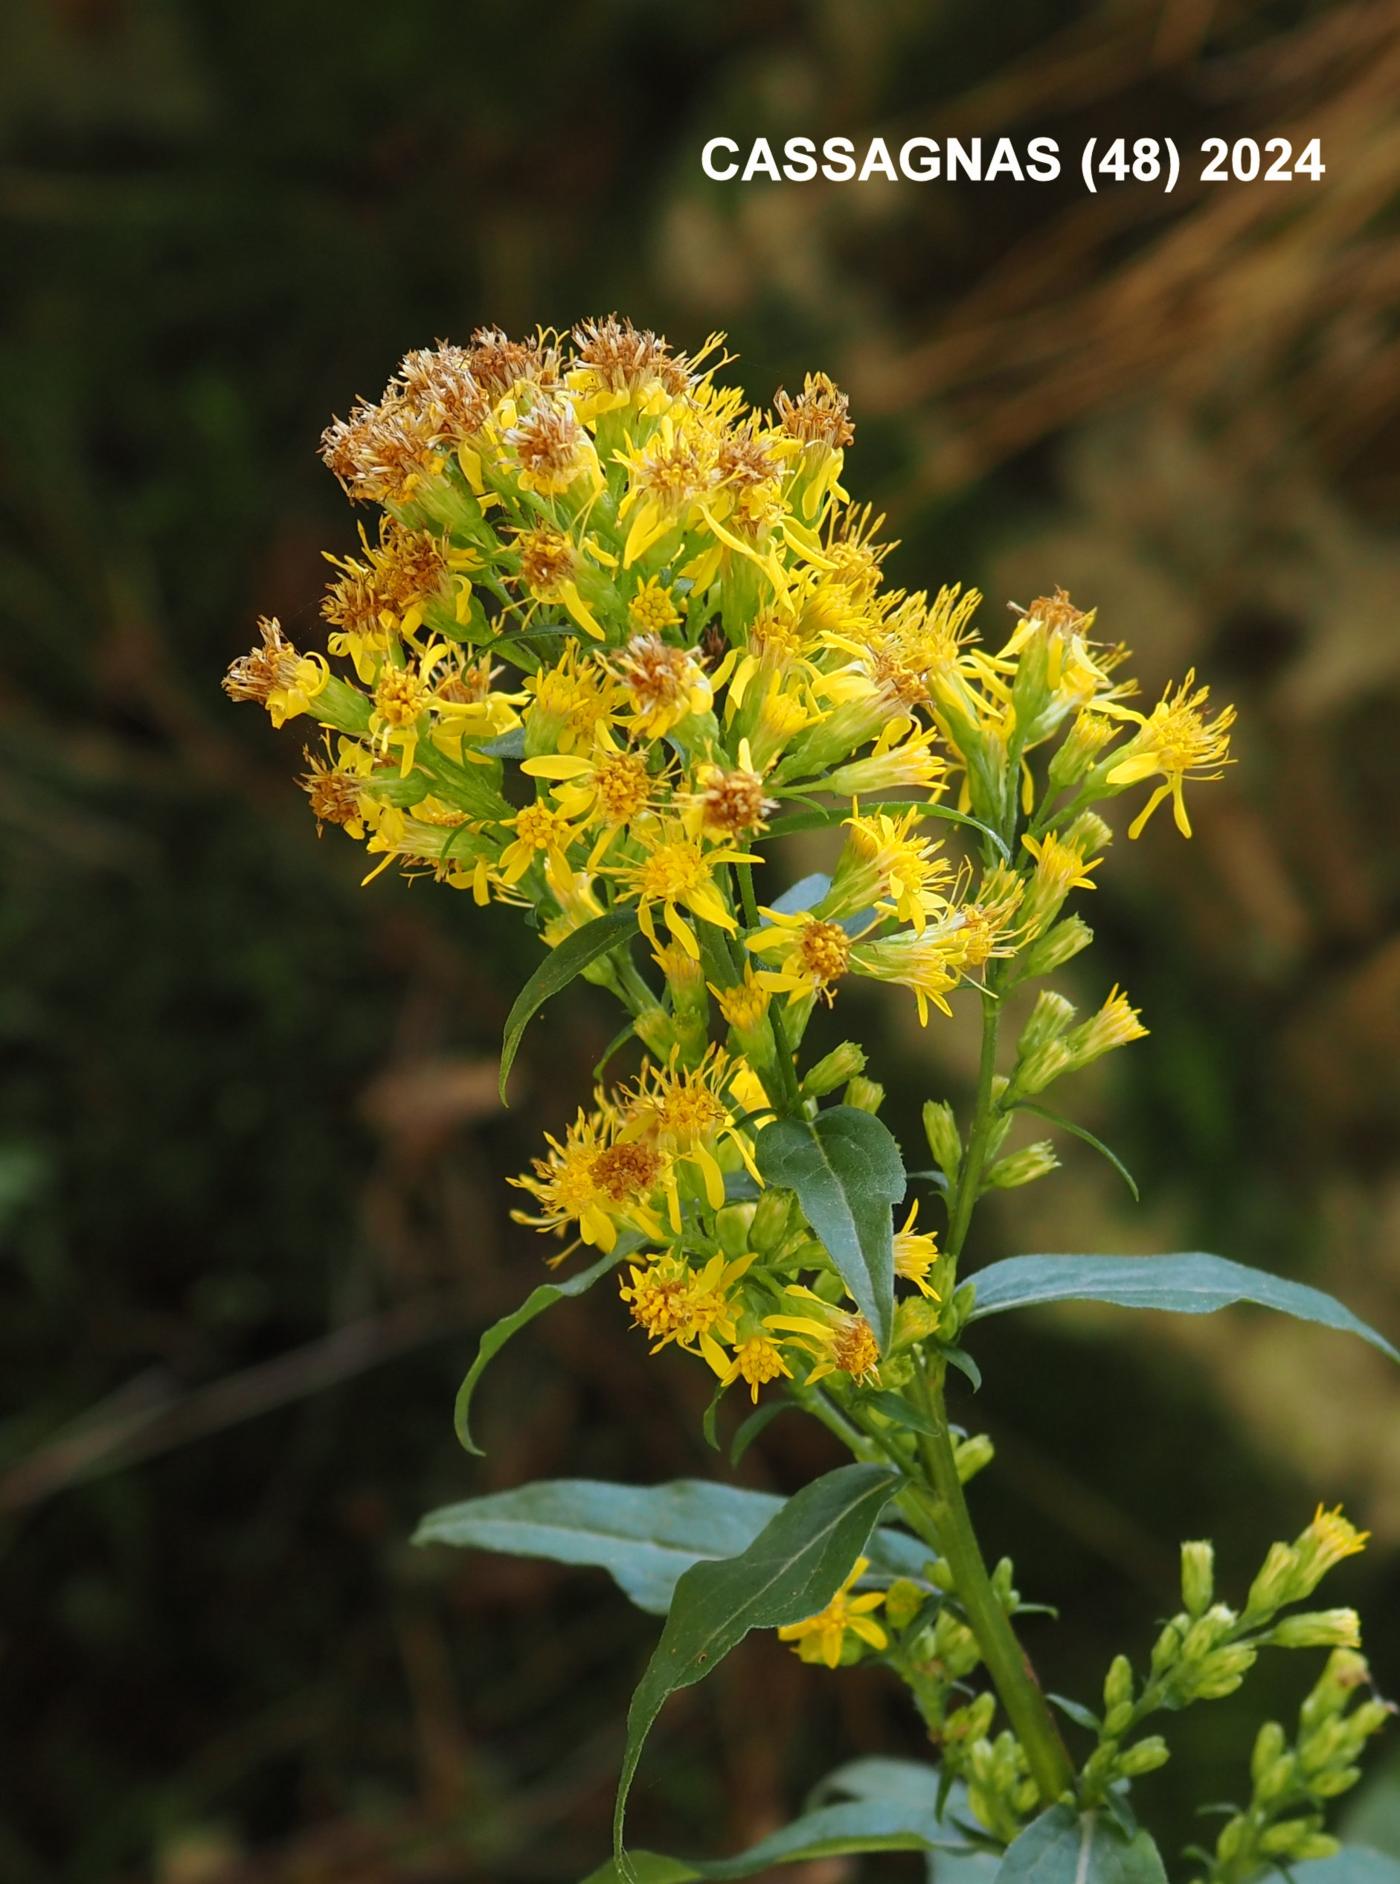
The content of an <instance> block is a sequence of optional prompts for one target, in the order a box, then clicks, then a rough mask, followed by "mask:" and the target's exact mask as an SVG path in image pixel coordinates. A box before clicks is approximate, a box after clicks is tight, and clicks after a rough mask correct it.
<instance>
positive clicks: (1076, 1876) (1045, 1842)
mask: <svg viewBox="0 0 1400 1884" xmlns="http://www.w3.org/2000/svg"><path fill="white" fill-rule="evenodd" d="M996 1884H1167V1874H1166V1872H1165V1871H1164V1870H1163V1868H1162V1858H1161V1854H1160V1852H1159V1851H1158V1850H1157V1847H1156V1845H1154V1844H1153V1842H1152V1840H1151V1839H1150V1838H1149V1837H1148V1836H1147V1833H1146V1832H1139V1833H1138V1835H1137V1836H1136V1838H1126V1837H1125V1836H1124V1835H1123V1833H1122V1832H1121V1831H1120V1830H1119V1828H1118V1827H1117V1826H1116V1825H1115V1824H1114V1822H1113V1820H1112V1819H1111V1818H1106V1817H1105V1816H1104V1814H1103V1813H1102V1812H1086V1813H1085V1814H1084V1816H1083V1817H1082V1818H1081V1817H1080V1816H1079V1814H1078V1813H1077V1812H1075V1810H1074V1808H1073V1807H1072V1806H1067V1805H1056V1806H1051V1807H1050V1810H1049V1811H1048V1812H1042V1813H1041V1815H1040V1817H1039V1818H1038V1819H1035V1820H1034V1821H1033V1822H1032V1823H1031V1824H1030V1825H1028V1826H1027V1827H1026V1829H1025V1831H1023V1832H1022V1833H1021V1836H1020V1837H1019V1838H1018V1839H1016V1840H1015V1842H1014V1843H1013V1844H1012V1845H1011V1846H1009V1847H1008V1849H1007V1853H1006V1856H1005V1857H1004V1858H1003V1859H1002V1861H1001V1867H1000V1869H999V1870H998V1871H997V1874H996Z"/></svg>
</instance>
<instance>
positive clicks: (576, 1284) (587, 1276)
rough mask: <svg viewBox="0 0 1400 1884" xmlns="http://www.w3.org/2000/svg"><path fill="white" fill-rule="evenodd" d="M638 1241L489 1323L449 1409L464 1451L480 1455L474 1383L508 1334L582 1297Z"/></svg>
mask: <svg viewBox="0 0 1400 1884" xmlns="http://www.w3.org/2000/svg"><path fill="white" fill-rule="evenodd" d="M640 1241H641V1238H640V1237H636V1236H622V1237H619V1238H618V1240H617V1242H616V1243H615V1244H614V1245H613V1247H612V1249H611V1250H609V1252H608V1254H607V1255H606V1256H600V1257H599V1258H598V1260H597V1261H596V1262H595V1263H593V1264H592V1265H591V1266H590V1267H589V1268H587V1269H580V1270H579V1272H578V1274H577V1275H576V1276H569V1277H567V1278H566V1280H564V1281H563V1282H542V1283H541V1284H540V1286H539V1287H538V1288H537V1289H531V1291H530V1293H529V1294H528V1295H527V1296H526V1297H525V1300H524V1301H523V1302H522V1303H521V1304H520V1306H519V1308H517V1309H515V1310H513V1311H512V1312H511V1313H510V1314H509V1315H502V1317H501V1319H500V1320H499V1321H496V1322H492V1324H491V1326H490V1327H489V1328H488V1329H487V1330H486V1332H485V1334H484V1335H483V1336H482V1337H481V1340H480V1343H479V1344H478V1346H477V1350H476V1359H475V1360H474V1361H473V1362H472V1364H471V1366H470V1367H469V1368H468V1369H467V1377H466V1379H465V1380H464V1381H463V1382H462V1384H461V1386H460V1387H459V1388H458V1389H457V1402H456V1405H455V1406H454V1407H453V1410H452V1423H453V1425H454V1426H455V1427H456V1430H457V1437H458V1439H459V1440H460V1441H461V1443H462V1445H463V1446H465V1447H466V1449H467V1451H468V1452H474V1453H475V1454H476V1456H477V1457H478V1458H480V1457H481V1456H482V1453H481V1447H480V1446H478V1445H477V1443H476V1441H475V1440H474V1439H473V1438H472V1435H471V1427H470V1426H469V1424H468V1415H469V1413H470V1411H471V1403H472V1395H473V1394H474V1393H475V1392H476V1383H477V1382H478V1381H479V1380H480V1379H481V1376H482V1375H483V1374H484V1373H485V1372H486V1369H487V1366H488V1364H489V1363H490V1361H491V1360H492V1359H493V1358H494V1356H495V1355H497V1354H498V1353H499V1352H500V1350H501V1349H502V1348H503V1347H504V1346H505V1344H506V1342H507V1341H509V1340H510V1338H511V1336H512V1335H514V1334H519V1332H520V1330H521V1329H522V1328H523V1327H525V1325H526V1323H527V1322H532V1321H533V1320H534V1319H535V1317H536V1315H542V1314H543V1313H544V1311H545V1310H546V1309H547V1308H552V1307H553V1306H554V1304H555V1303H556V1302H562V1301H566V1300H568V1299H570V1298H571V1297H573V1296H575V1295H582V1294H583V1293H584V1291H585V1290H586V1289H591V1288H592V1287H593V1284H594V1283H595V1282H596V1281H597V1280H598V1278H599V1277H600V1276H605V1275H606V1274H607V1273H608V1271H609V1270H610V1269H613V1268H615V1267H616V1266H617V1264H618V1263H619V1262H621V1260H622V1258H623V1257H624V1256H627V1255H630V1254H631V1252H632V1251H633V1250H634V1249H636V1247H637V1245H638V1243H639V1242H640Z"/></svg>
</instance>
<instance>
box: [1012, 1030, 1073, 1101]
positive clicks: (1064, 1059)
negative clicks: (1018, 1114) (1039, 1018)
mask: <svg viewBox="0 0 1400 1884" xmlns="http://www.w3.org/2000/svg"><path fill="white" fill-rule="evenodd" d="M1073 1066H1074V1055H1073V1054H1072V1053H1071V1052H1070V1050H1069V1048H1068V1047H1067V1046H1066V1045H1065V1043H1064V1041H1063V1040H1047V1041H1046V1042H1045V1044H1044V1045H1043V1046H1039V1047H1037V1048H1036V1049H1035V1051H1034V1052H1032V1053H1028V1054H1027V1055H1026V1056H1025V1058H1024V1059H1022V1060H1018V1061H1017V1063H1016V1071H1015V1072H1014V1073H1013V1074H1012V1076H1011V1084H1010V1087H1009V1088H1008V1096H1009V1097H1010V1099H1011V1100H1012V1102H1013V1103H1014V1102H1015V1101H1016V1100H1017V1099H1031V1098H1034V1096H1035V1095H1036V1093H1038V1092H1044V1091H1045V1088H1046V1087H1047V1086H1052V1085H1053V1084H1054V1083H1055V1081H1056V1080H1057V1079H1058V1078H1059V1077H1060V1075H1061V1074H1062V1073H1068V1072H1070V1071H1071V1070H1072V1068H1073Z"/></svg>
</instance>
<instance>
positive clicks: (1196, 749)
mask: <svg viewBox="0 0 1400 1884" xmlns="http://www.w3.org/2000/svg"><path fill="white" fill-rule="evenodd" d="M1209 699H1210V688H1209V687H1197V686H1196V672H1195V669H1194V668H1193V669H1192V670H1191V671H1190V673H1188V674H1187V676H1186V678H1185V680H1183V681H1182V683H1181V685H1180V686H1179V687H1177V688H1175V689H1173V688H1170V687H1169V688H1168V689H1167V691H1166V693H1164V694H1163V696H1162V698H1161V699H1160V700H1159V701H1158V702H1157V704H1156V706H1155V707H1153V709H1152V711H1151V712H1150V713H1148V714H1142V713H1137V712H1135V711H1134V710H1133V709H1132V708H1131V707H1122V706H1120V707H1109V708H1105V709H1104V710H1105V711H1108V712H1111V713H1114V714H1115V715H1116V716H1117V717H1118V718H1120V719H1127V720H1135V721H1136V722H1137V725H1138V731H1137V732H1136V733H1134V734H1133V736H1132V738H1131V739H1130V740H1129V741H1128V743H1127V745H1126V746H1124V747H1123V749H1122V750H1121V752H1118V753H1115V754H1114V756H1113V757H1112V759H1111V760H1110V761H1108V762H1107V767H1106V771H1105V773H1104V779H1105V783H1106V784H1108V785H1110V786H1112V787H1114V788H1115V789H1118V790H1121V789H1122V787H1123V786H1125V785H1135V784H1136V783H1137V781H1138V780H1139V779H1144V778H1155V777H1160V778H1161V779H1162V781H1163V783H1162V784H1160V785H1159V786H1158V787H1157V789H1156V790H1155V791H1154V792H1153V794H1152V796H1151V797H1150V798H1149V799H1148V801H1147V803H1146V804H1145V805H1144V806H1143V808H1142V810H1141V811H1140V812H1139V813H1138V815H1137V817H1136V818H1134V820H1133V822H1132V824H1131V825H1130V826H1129V827H1128V836H1129V837H1137V836H1138V835H1139V833H1140V832H1141V830H1142V828H1143V826H1144V825H1145V824H1146V823H1147V820H1148V819H1149V818H1150V817H1151V816H1152V813H1153V812H1154V811H1155V810H1156V809H1157V807H1158V805H1160V804H1161V802H1162V800H1163V799H1164V798H1168V797H1170V799H1171V801H1172V811H1173V814H1174V816H1175V818H1176V828H1177V829H1178V830H1179V831H1180V832H1181V835H1182V836H1183V837H1190V835H1191V820H1190V819H1189V818H1188V817H1187V815H1186V800H1185V798H1184V796H1183V794H1182V786H1183V784H1184V783H1185V781H1186V780H1187V779H1188V778H1189V779H1202V780H1209V779H1217V778H1219V777H1220V775H1221V768H1222V767H1224V766H1226V765H1228V764H1229V763H1230V758H1229V752H1230V728H1231V727H1232V726H1233V725H1234V723H1235V709H1234V708H1233V707H1232V706H1227V707H1222V709H1221V710H1220V712H1219V713H1217V714H1216V716H1215V718H1214V719H1213V720H1208V719H1207V718H1206V712H1205V709H1206V702H1207V701H1208V700H1209ZM1212 768H1213V769H1212Z"/></svg>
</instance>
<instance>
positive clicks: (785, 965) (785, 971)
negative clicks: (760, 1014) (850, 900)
mask: <svg viewBox="0 0 1400 1884" xmlns="http://www.w3.org/2000/svg"><path fill="white" fill-rule="evenodd" d="M762 913H763V927H762V928H761V929H760V930H759V931H758V932H757V933H756V934H755V935H749V936H745V938H744V944H745V947H747V948H749V949H752V951H753V953H754V954H755V955H758V956H760V957H763V958H767V957H769V956H772V957H776V961H777V965H776V967H774V968H765V969H763V970H762V971H761V972H760V973H759V974H758V976H757V977H756V979H757V981H758V985H759V987H760V988H763V989H766V990H767V992H768V993H770V994H787V995H798V996H804V995H805V996H810V995H820V996H821V997H822V999H823V1000H824V1001H825V1002H826V1003H827V1005H828V1006H830V1005H831V1003H832V1002H833V1001H834V1000H835V999H836V983H837V982H838V981H839V980H840V979H841V977H842V976H843V975H844V974H845V973H846V970H847V969H848V968H849V967H850V963H851V938H850V936H849V935H847V933H846V931H845V930H844V929H843V928H842V927H841V925H840V923H839V922H826V921H824V920H823V919H822V918H821V917H819V916H814V915H813V914H812V912H811V911H810V910H806V909H804V910H800V911H797V912H796V913H794V914H788V913H787V912H785V911H783V910H781V909H765V910H764V911H763V912H762Z"/></svg>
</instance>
